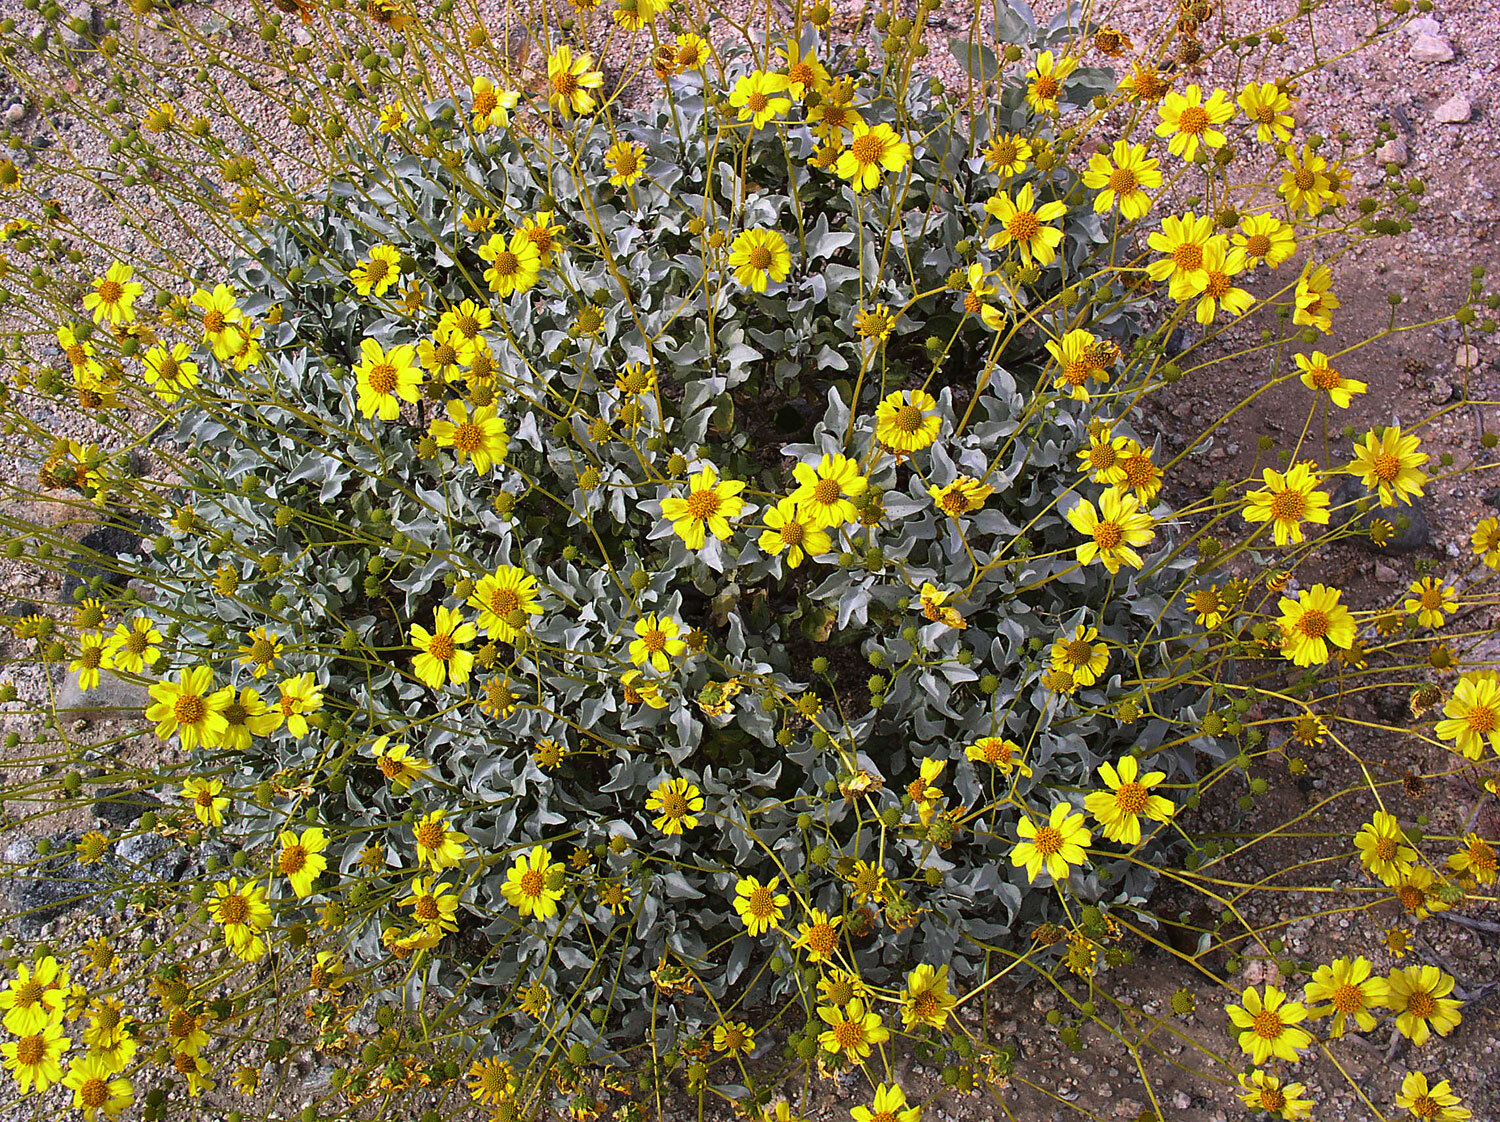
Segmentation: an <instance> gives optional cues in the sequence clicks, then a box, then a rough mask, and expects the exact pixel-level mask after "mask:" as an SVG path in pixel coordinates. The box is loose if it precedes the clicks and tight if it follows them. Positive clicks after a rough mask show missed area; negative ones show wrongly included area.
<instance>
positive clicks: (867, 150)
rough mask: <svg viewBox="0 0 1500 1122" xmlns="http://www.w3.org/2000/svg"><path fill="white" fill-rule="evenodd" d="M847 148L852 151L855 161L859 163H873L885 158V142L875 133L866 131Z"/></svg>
mask: <svg viewBox="0 0 1500 1122" xmlns="http://www.w3.org/2000/svg"><path fill="white" fill-rule="evenodd" d="M849 148H850V150H851V151H852V152H853V153H854V159H855V161H856V162H858V163H859V164H861V165H865V164H873V163H878V162H879V161H880V160H882V159H884V158H885V149H886V142H885V140H884V139H883V138H882V137H879V136H877V135H876V134H875V133H873V132H867V133H865V134H864V135H863V136H861V137H858V138H856V140H855V141H854V143H853V144H851V145H850V146H849Z"/></svg>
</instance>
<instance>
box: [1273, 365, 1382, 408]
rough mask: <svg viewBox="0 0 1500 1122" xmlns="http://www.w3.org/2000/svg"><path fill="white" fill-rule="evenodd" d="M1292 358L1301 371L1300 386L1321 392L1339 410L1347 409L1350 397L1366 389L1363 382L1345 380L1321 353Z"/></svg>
mask: <svg viewBox="0 0 1500 1122" xmlns="http://www.w3.org/2000/svg"><path fill="white" fill-rule="evenodd" d="M1292 357H1293V359H1295V360H1296V363H1297V369H1299V370H1301V371H1302V384H1303V385H1304V386H1306V387H1307V388H1308V389H1310V390H1322V391H1323V392H1324V393H1326V394H1327V395H1328V399H1329V400H1330V401H1332V402H1333V403H1334V404H1335V405H1337V406H1338V407H1339V408H1340V409H1348V408H1349V401H1350V399H1351V398H1352V396H1353V395H1354V394H1357V393H1364V392H1365V390H1366V389H1367V388H1368V387H1367V386H1366V385H1365V383H1363V382H1359V381H1356V380H1355V379H1353V378H1345V377H1344V376H1343V375H1342V374H1340V373H1339V372H1338V371H1337V370H1335V369H1334V368H1333V367H1332V366H1330V365H1329V359H1328V356H1327V355H1325V354H1324V353H1323V352H1322V351H1313V353H1312V357H1311V358H1309V357H1308V356H1307V355H1304V354H1298V355H1293V356H1292Z"/></svg>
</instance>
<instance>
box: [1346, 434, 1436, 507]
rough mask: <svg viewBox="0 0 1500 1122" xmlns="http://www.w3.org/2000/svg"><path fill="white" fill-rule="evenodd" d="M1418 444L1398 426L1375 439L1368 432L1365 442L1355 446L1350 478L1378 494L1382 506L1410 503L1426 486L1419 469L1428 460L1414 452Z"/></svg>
mask: <svg viewBox="0 0 1500 1122" xmlns="http://www.w3.org/2000/svg"><path fill="white" fill-rule="evenodd" d="M1421 443H1422V442H1421V440H1420V439H1419V438H1418V437H1415V436H1412V435H1411V434H1410V433H1407V434H1405V435H1403V434H1402V432H1401V426H1400V425H1391V426H1390V427H1389V428H1386V429H1384V430H1383V431H1382V432H1381V434H1380V436H1378V437H1377V436H1376V435H1375V433H1374V431H1373V430H1372V431H1370V432H1367V433H1365V438H1364V442H1363V443H1362V444H1356V445H1355V446H1354V460H1353V461H1352V462H1351V463H1350V464H1349V469H1348V470H1349V474H1351V475H1357V476H1359V480H1360V482H1361V483H1363V484H1364V485H1365V487H1366V488H1370V489H1374V490H1376V491H1378V493H1379V495H1380V505H1381V506H1395V505H1396V504H1397V503H1398V502H1401V503H1410V502H1411V500H1412V499H1413V498H1415V497H1417V496H1419V495H1421V494H1422V487H1423V485H1424V484H1426V482H1427V473H1426V472H1425V471H1423V470H1422V465H1423V464H1425V463H1426V462H1427V459H1428V456H1427V453H1426V452H1418V451H1417V448H1418V447H1419V446H1420V445H1421Z"/></svg>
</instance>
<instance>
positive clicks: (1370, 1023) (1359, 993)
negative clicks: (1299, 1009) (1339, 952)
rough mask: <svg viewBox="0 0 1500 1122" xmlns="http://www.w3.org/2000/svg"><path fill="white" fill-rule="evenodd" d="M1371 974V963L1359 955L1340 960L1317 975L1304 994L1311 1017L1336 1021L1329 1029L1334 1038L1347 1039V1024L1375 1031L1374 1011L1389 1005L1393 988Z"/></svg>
mask: <svg viewBox="0 0 1500 1122" xmlns="http://www.w3.org/2000/svg"><path fill="white" fill-rule="evenodd" d="M1370 970H1371V966H1370V960H1369V959H1367V958H1365V957H1364V955H1359V956H1358V957H1356V958H1353V959H1348V958H1336V959H1334V960H1333V962H1332V963H1330V964H1329V965H1327V966H1320V967H1318V968H1317V969H1316V970H1314V971H1313V976H1312V981H1310V982H1308V983H1307V985H1306V986H1305V987H1304V989H1303V991H1302V1000H1303V1001H1304V1002H1305V1003H1306V1004H1307V1005H1308V1006H1309V1009H1308V1013H1309V1014H1310V1015H1311V1016H1314V1017H1327V1016H1331V1017H1332V1018H1333V1020H1332V1022H1331V1023H1330V1024H1329V1026H1328V1031H1329V1035H1330V1036H1334V1037H1339V1036H1343V1035H1344V1027H1345V1022H1346V1021H1350V1020H1352V1021H1353V1022H1354V1024H1355V1026H1356V1027H1358V1029H1359V1031H1360V1032H1369V1031H1370V1030H1371V1029H1373V1028H1374V1027H1375V1014H1374V1013H1372V1012H1370V1010H1372V1009H1379V1008H1380V1007H1381V1006H1383V1005H1384V1004H1385V1003H1386V999H1387V998H1388V997H1389V996H1390V987H1389V986H1388V985H1387V984H1386V981H1385V979H1384V978H1372V977H1370ZM1325 1002H1326V1004H1323V1003H1325Z"/></svg>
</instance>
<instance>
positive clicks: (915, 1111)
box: [849, 1083, 922, 1122]
mask: <svg viewBox="0 0 1500 1122" xmlns="http://www.w3.org/2000/svg"><path fill="white" fill-rule="evenodd" d="M849 1114H850V1116H851V1117H852V1118H853V1119H854V1122H918V1120H919V1119H920V1118H921V1117H922V1108H921V1107H919V1106H908V1105H907V1102H906V1092H905V1091H903V1090H902V1089H901V1087H900V1086H899V1085H898V1084H895V1083H892V1084H889V1085H887V1084H885V1083H879V1084H876V1086H875V1097H874V1098H873V1099H872V1100H871V1101H870V1105H869V1106H864V1105H860V1106H856V1107H854V1108H853V1109H852V1110H850V1111H849Z"/></svg>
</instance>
